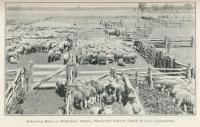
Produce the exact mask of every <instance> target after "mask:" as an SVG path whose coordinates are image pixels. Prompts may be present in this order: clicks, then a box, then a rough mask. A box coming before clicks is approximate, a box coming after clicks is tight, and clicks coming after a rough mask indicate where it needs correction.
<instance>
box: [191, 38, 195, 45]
mask: <svg viewBox="0 0 200 127" xmlns="http://www.w3.org/2000/svg"><path fill="white" fill-rule="evenodd" d="M193 45H194V37H193V36H191V47H193Z"/></svg>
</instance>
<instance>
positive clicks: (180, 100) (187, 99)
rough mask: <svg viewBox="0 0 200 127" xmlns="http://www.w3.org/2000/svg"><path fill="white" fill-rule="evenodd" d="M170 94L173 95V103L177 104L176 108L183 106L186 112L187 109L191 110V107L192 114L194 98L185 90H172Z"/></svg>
mask: <svg viewBox="0 0 200 127" xmlns="http://www.w3.org/2000/svg"><path fill="white" fill-rule="evenodd" d="M172 93H174V97H175V99H174V101H175V102H177V106H178V107H181V105H183V107H184V111H185V112H186V111H187V108H190V109H191V107H193V109H192V112H194V107H195V97H194V95H193V94H192V93H190V92H189V91H187V90H185V89H174V90H173V91H172Z"/></svg>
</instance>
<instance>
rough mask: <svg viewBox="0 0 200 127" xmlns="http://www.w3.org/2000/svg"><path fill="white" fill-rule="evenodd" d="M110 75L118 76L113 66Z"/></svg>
mask: <svg viewBox="0 0 200 127" xmlns="http://www.w3.org/2000/svg"><path fill="white" fill-rule="evenodd" d="M110 76H111V77H113V78H114V79H115V77H116V70H115V67H112V68H111V69H110Z"/></svg>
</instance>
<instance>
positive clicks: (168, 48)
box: [167, 38, 171, 54]
mask: <svg viewBox="0 0 200 127" xmlns="http://www.w3.org/2000/svg"><path fill="white" fill-rule="evenodd" d="M170 48H171V39H169V38H168V39H167V54H169V51H170Z"/></svg>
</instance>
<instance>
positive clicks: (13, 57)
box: [6, 39, 72, 64]
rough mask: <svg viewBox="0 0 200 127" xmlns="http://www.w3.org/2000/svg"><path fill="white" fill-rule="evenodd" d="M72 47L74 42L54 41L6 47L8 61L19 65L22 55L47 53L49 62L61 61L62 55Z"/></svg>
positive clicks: (26, 41) (29, 42)
mask: <svg viewBox="0 0 200 127" xmlns="http://www.w3.org/2000/svg"><path fill="white" fill-rule="evenodd" d="M71 47H72V40H69V39H68V40H66V41H61V42H59V41H53V40H40V41H39V40H38V41H36V40H31V39H30V40H29V39H28V40H23V41H19V42H15V43H11V44H7V45H6V61H7V62H9V63H11V64H17V63H19V58H20V57H21V56H22V55H25V54H30V53H36V52H45V53H47V54H48V62H53V61H56V60H58V59H60V57H61V54H62V53H63V52H64V51H65V50H66V51H68V50H70V48H71Z"/></svg>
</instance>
